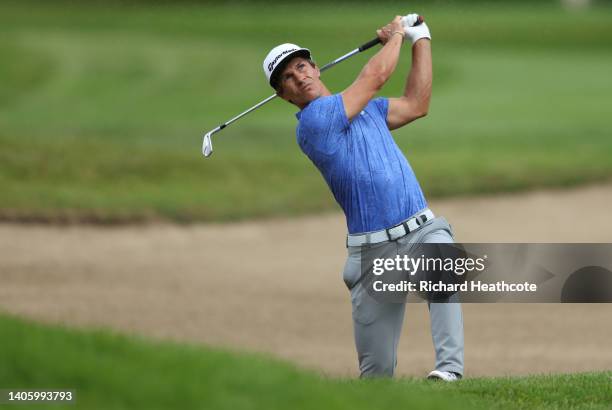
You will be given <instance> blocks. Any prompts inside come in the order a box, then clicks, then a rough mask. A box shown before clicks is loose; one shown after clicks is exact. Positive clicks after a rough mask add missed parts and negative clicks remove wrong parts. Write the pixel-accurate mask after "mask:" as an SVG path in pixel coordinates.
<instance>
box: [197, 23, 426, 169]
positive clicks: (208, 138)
mask: <svg viewBox="0 0 612 410" xmlns="http://www.w3.org/2000/svg"><path fill="white" fill-rule="evenodd" d="M423 21H424V20H423V16H419V17H418V19H417V21H416V23H414V25H413V26H418V25H419V24H421V23H423ZM379 43H380V39H379V38H378V37H376V38H375V39H373V40H370V41H368V42H367V43H365V44H362V45H361V46H359V47H357V48H356V49H354V50H353V51H351V52H349V53H346V54H345V55H343V56H341V57H338V58H337V59H335V60H334V61H332V62H331V63H328V64H325V65H324V66H323V67H321V72H323V71H325V70H327V69H328V68H331V67H333V66H335V65H336V64H338V63H340V62H342V61H344V60H346V59H347V58H349V57H352V56H354V55H355V54H358V53H361V52H362V51H365V50H367V49H369V48H371V47H374V46H375V45H376V44H379ZM276 96H277V95H276V94H272V95H271V96H269V97H268V98H266V99H265V100H263V101H261V102H259V103H257V104H255V105H254V106H252V107H251V108H249V109H248V110H246V111H244V112H242V113H240V114H238V115H237V116H235V117H234V118H232V119H230V120H228V121H226V122H224V123H223V124H221V125H219V126H218V127H216V128H215V129H212V130H210V131H208V132H207V133H206V134H204V139H203V141H202V154H204V157H206V158H208V157H209V156H210V155H211V154H212V152H213V147H212V136H213V134H215V133H217V132H219V131H221V130H222V129H223V128H225V127H227V126H228V125H230V124H231V123H233V122H234V121H236V120H239V119H240V118H242V117H244V116H245V115H247V114H248V113H250V112H251V111H255V110H256V109H258V108H259V107H261V106H262V105H264V104H266V103H268V102H269V101H272V100H273V99H274V98H275V97H276Z"/></svg>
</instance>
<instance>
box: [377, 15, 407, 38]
mask: <svg viewBox="0 0 612 410" xmlns="http://www.w3.org/2000/svg"><path fill="white" fill-rule="evenodd" d="M376 35H377V36H378V38H379V39H380V42H381V43H382V44H383V45H385V44H387V42H388V41H389V40H391V37H393V36H401V37H402V38H404V36H405V32H404V26H403V25H402V16H395V18H394V19H393V20H391V22H390V23H389V24H387V25H386V26H384V27H381V28H379V29H378V30H376Z"/></svg>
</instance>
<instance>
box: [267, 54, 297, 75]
mask: <svg viewBox="0 0 612 410" xmlns="http://www.w3.org/2000/svg"><path fill="white" fill-rule="evenodd" d="M295 50H297V48H292V49H290V50H285V51H283V52H282V53H280V54H279V55H277V56H276V57H274V60H272V61H271V62H270V64H268V71H270V72H272V69H273V68H274V65H275V64H276V62H277V61H278V59H279V58H281V57H282V56H284V55H285V54H289V53H291V52H292V51H295Z"/></svg>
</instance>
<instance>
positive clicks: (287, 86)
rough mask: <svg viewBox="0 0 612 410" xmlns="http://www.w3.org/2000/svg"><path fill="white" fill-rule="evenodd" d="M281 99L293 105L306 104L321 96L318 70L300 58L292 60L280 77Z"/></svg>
mask: <svg viewBox="0 0 612 410" xmlns="http://www.w3.org/2000/svg"><path fill="white" fill-rule="evenodd" d="M280 85H281V88H282V93H281V97H282V98H284V99H285V100H290V101H291V102H293V103H294V104H297V105H301V104H305V103H308V102H310V101H312V100H314V99H315V98H317V97H319V96H320V94H321V91H320V90H321V87H320V81H319V70H318V69H317V68H316V67H313V66H312V65H310V62H309V61H308V60H306V59H304V58H302V57H296V58H294V59H292V60H291V61H290V62H289V64H287V66H286V67H285V69H284V70H283V72H282V74H281V76H280Z"/></svg>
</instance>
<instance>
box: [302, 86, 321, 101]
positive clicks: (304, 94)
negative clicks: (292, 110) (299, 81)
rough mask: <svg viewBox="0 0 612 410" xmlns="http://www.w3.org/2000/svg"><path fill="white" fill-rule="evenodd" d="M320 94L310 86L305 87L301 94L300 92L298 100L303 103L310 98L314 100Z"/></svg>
mask: <svg viewBox="0 0 612 410" xmlns="http://www.w3.org/2000/svg"><path fill="white" fill-rule="evenodd" d="M320 96H321V93H319V92H317V91H315V90H312V89H310V88H307V89H306V90H304V91H303V92H302V94H300V101H301V102H302V103H303V104H308V103H310V102H311V101H312V100H315V99H317V98H319V97H320Z"/></svg>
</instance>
